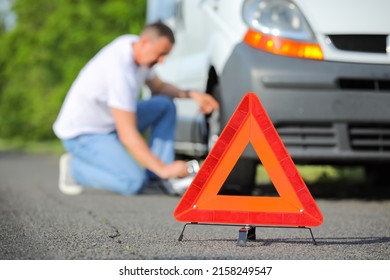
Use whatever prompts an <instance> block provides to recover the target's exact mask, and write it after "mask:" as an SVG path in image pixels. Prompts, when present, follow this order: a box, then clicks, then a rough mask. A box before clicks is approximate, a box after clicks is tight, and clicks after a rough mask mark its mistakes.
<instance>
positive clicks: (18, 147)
mask: <svg viewBox="0 0 390 280" xmlns="http://www.w3.org/2000/svg"><path fill="white" fill-rule="evenodd" d="M64 151H65V150H64V148H63V146H62V143H61V141H60V140H50V141H39V142H37V141H24V140H20V139H13V140H9V139H1V138H0V152H25V153H31V154H62V153H64Z"/></svg>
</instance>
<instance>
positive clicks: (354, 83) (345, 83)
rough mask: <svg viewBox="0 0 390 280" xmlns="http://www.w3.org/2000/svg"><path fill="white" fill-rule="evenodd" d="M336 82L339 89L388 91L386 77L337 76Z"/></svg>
mask: <svg viewBox="0 0 390 280" xmlns="http://www.w3.org/2000/svg"><path fill="white" fill-rule="evenodd" d="M337 84H338V86H339V88H340V89H347V90H348V89H351V90H372V91H377V92H379V91H390V80H388V79H351V78H339V79H338V81H337Z"/></svg>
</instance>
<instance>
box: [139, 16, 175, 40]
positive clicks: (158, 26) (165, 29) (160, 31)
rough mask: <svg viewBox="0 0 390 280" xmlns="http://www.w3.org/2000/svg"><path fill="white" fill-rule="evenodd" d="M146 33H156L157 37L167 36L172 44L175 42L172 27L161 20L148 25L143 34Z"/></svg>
mask: <svg viewBox="0 0 390 280" xmlns="http://www.w3.org/2000/svg"><path fill="white" fill-rule="evenodd" d="M146 33H154V34H155V35H156V37H166V38H167V39H168V40H169V42H170V43H171V44H172V45H173V44H174V43H175V35H174V34H173V31H172V29H171V28H169V26H167V25H165V24H164V23H162V22H160V21H159V22H155V23H151V24H148V25H146V26H145V28H144V29H143V31H142V34H146Z"/></svg>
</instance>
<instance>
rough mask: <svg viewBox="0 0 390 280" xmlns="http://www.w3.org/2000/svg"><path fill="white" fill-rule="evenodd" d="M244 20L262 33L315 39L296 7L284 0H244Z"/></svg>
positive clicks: (306, 39)
mask: <svg viewBox="0 0 390 280" xmlns="http://www.w3.org/2000/svg"><path fill="white" fill-rule="evenodd" d="M242 16H243V18H244V21H245V22H246V23H247V24H248V25H249V27H250V28H252V29H255V30H257V31H260V32H262V33H263V34H268V35H273V36H280V37H283V38H289V39H294V40H300V41H311V42H313V41H315V38H314V35H313V32H312V31H311V29H310V27H309V24H308V23H307V21H306V19H305V18H304V16H303V14H302V13H301V11H300V10H299V9H298V7H297V6H296V5H295V4H294V3H293V2H290V1H285V0H246V1H245V2H244V4H243V8H242Z"/></svg>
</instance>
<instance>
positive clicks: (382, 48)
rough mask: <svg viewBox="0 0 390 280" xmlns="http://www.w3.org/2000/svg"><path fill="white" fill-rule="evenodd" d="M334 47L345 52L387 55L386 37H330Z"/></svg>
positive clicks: (352, 35) (353, 35)
mask: <svg viewBox="0 0 390 280" xmlns="http://www.w3.org/2000/svg"><path fill="white" fill-rule="evenodd" d="M328 37H329V39H330V40H331V41H332V43H333V45H334V46H335V47H336V48H337V49H339V50H343V51H352V52H366V53H386V39H387V34H386V35H381V34H380V35H365V34H364V35H359V34H351V35H350V34H343V35H328Z"/></svg>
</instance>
